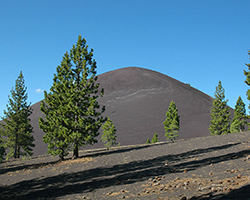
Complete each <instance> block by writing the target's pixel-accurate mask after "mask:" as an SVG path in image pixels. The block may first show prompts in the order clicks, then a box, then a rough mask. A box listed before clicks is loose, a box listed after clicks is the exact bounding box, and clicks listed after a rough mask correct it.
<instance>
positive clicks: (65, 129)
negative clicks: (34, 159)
mask: <svg viewBox="0 0 250 200" xmlns="http://www.w3.org/2000/svg"><path fill="white" fill-rule="evenodd" d="M70 68H71V64H70V58H69V54H68V53H67V52H66V53H65V55H64V57H63V60H62V62H61V65H60V66H58V67H57V74H54V79H53V81H54V82H53V85H52V86H51V88H50V92H49V93H47V92H46V91H44V96H45V99H44V102H41V105H40V109H41V111H42V112H43V113H44V114H45V120H44V119H43V118H40V119H39V126H40V128H41V129H42V130H43V132H44V133H45V135H44V137H43V141H44V142H45V143H47V144H48V153H49V154H51V155H59V158H60V160H64V157H65V156H67V155H68V152H69V149H70V144H71V143H70V142H71V136H70V134H72V130H71V129H70V125H69V123H71V122H70V120H69V119H68V118H70V117H72V116H71V114H70V108H69V102H70V97H71V94H70V91H69V89H70V84H71V82H72V80H73V79H72V75H71V69H70Z"/></svg>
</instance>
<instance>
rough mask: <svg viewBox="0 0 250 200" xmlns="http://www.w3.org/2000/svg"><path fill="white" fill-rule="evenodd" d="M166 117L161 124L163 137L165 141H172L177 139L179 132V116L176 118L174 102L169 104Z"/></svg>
mask: <svg viewBox="0 0 250 200" xmlns="http://www.w3.org/2000/svg"><path fill="white" fill-rule="evenodd" d="M166 117H167V118H166V120H165V121H164V122H163V124H164V129H165V136H166V137H167V139H169V140H171V141H174V140H175V139H177V138H178V137H179V133H178V132H179V130H180V116H178V109H177V107H176V105H175V102H174V101H171V102H170V105H169V107H168V111H167V113H166Z"/></svg>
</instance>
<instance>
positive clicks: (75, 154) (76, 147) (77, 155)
mask: <svg viewBox="0 0 250 200" xmlns="http://www.w3.org/2000/svg"><path fill="white" fill-rule="evenodd" d="M73 158H74V159H76V158H79V152H78V142H76V141H75V148H74V154H73Z"/></svg>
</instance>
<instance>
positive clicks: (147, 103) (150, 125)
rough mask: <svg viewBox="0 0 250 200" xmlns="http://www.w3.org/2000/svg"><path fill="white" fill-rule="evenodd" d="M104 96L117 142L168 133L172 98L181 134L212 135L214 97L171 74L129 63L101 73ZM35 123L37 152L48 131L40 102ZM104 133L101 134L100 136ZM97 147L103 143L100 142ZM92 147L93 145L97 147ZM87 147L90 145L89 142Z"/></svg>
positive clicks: (133, 141)
mask: <svg viewBox="0 0 250 200" xmlns="http://www.w3.org/2000/svg"><path fill="white" fill-rule="evenodd" d="M98 82H99V83H100V88H104V96H103V97H102V98H101V97H100V98H99V103H100V104H101V105H105V106H106V111H105V113H104V116H107V117H110V119H111V120H112V121H113V123H114V125H115V127H116V129H117V142H118V143H120V144H121V145H130V144H143V143H146V140H147V139H148V138H149V139H151V138H152V136H153V135H154V133H157V135H158V139H159V140H160V141H164V140H166V137H165V136H164V126H163V121H164V120H165V119H166V112H167V110H168V106H169V104H170V102H171V101H172V100H174V102H175V103H176V106H177V108H178V114H179V116H180V131H179V135H180V138H193V137H199V136H208V135H209V134H210V133H209V130H208V127H209V124H210V109H211V107H212V101H213V98H212V97H210V96H208V95H206V94H204V93H203V92H201V91H199V90H197V89H195V88H193V87H191V86H190V85H188V84H184V83H182V82H180V81H178V80H175V79H173V78H171V77H169V76H167V75H164V74H161V73H158V72H156V71H151V70H148V69H143V68H138V67H127V68H122V69H118V70H114V71H110V72H107V73H104V74H101V75H99V76H98ZM32 108H33V114H32V115H31V124H32V126H33V127H34V137H35V144H36V147H35V148H34V154H35V155H39V154H44V153H46V151H47V147H46V145H45V144H44V143H43V142H42V137H43V135H44V133H43V132H42V130H40V129H39V126H38V119H39V117H44V115H43V113H41V111H40V102H38V103H36V104H34V105H32ZM100 137H101V134H100V135H99V137H98V140H99V139H100ZM93 147H95V148H96V147H103V143H101V142H98V143H97V144H95V145H94V146H93ZM93 147H91V148H93ZM86 148H89V147H88V146H86Z"/></svg>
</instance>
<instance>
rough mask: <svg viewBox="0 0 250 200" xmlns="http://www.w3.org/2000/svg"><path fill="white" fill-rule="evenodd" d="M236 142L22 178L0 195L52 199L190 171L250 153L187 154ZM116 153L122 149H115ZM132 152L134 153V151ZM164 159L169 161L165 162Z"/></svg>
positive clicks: (227, 146) (6, 197)
mask: <svg viewBox="0 0 250 200" xmlns="http://www.w3.org/2000/svg"><path fill="white" fill-rule="evenodd" d="M238 144H240V143H234V144H227V145H222V146H217V147H212V148H206V149H196V150H192V151H189V152H185V153H181V154H172V155H165V156H160V157H156V158H153V159H148V160H138V161H133V162H130V163H126V164H118V165H114V166H107V167H97V168H93V169H89V170H84V171H79V172H76V173H64V174H60V175H57V176H53V177H46V178H39V179H33V180H29V181H21V182H18V183H16V184H13V185H10V186H2V187H0V196H1V198H3V199H55V198H57V197H62V196H65V195H70V194H75V195H76V194H78V193H86V192H92V191H94V190H96V189H99V188H105V187H110V186H114V185H119V184H122V185H123V184H131V183H135V182H141V181H145V180H147V179H148V177H152V176H161V175H165V174H169V173H177V172H183V170H187V171H192V170H196V169H197V168H200V167H203V166H207V165H209V164H210V163H211V162H212V163H219V162H223V161H227V160H231V159H232V158H233V157H236V156H237V158H241V157H243V156H245V155H246V154H250V150H243V151H239V152H235V153H229V154H226V155H222V156H216V157H209V158H205V159H202V160H192V159H191V161H190V158H193V157H194V156H197V155H198V154H202V153H209V152H212V151H217V150H221V149H227V148H230V147H232V146H235V145H238ZM110 153H112V152H110ZM117 153H121V152H119V151H118V152H117ZM133 153H136V151H134V152H133ZM101 155H102V154H101ZM95 156H96V155H95ZM138 156H139V155H138ZM165 162H168V163H170V164H169V165H167V166H166V165H165ZM171 163H172V164H171ZM232 195H233V192H232ZM201 198H202V197H201Z"/></svg>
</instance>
